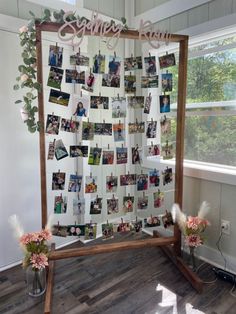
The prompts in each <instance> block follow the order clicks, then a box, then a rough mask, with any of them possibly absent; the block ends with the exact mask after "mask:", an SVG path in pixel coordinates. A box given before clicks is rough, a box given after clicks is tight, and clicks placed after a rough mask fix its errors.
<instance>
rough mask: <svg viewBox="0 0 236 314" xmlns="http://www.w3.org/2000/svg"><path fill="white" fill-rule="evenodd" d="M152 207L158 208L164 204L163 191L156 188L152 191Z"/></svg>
mask: <svg viewBox="0 0 236 314" xmlns="http://www.w3.org/2000/svg"><path fill="white" fill-rule="evenodd" d="M153 200H154V208H160V207H162V206H163V205H164V193H163V192H161V191H160V190H158V191H157V192H155V193H153Z"/></svg>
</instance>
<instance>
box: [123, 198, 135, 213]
mask: <svg viewBox="0 0 236 314" xmlns="http://www.w3.org/2000/svg"><path fill="white" fill-rule="evenodd" d="M123 211H124V212H125V213H131V212H133V211H134V196H124V197H123Z"/></svg>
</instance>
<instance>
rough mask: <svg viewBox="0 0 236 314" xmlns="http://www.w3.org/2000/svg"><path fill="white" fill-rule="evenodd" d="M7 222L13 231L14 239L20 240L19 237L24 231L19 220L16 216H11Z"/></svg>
mask: <svg viewBox="0 0 236 314" xmlns="http://www.w3.org/2000/svg"><path fill="white" fill-rule="evenodd" d="M8 222H9V224H10V225H11V227H12V229H13V230H14V235H15V237H16V238H17V239H20V237H21V236H22V235H23V234H24V229H23V227H22V225H21V223H20V220H19V218H18V217H17V216H16V215H12V216H10V217H9V218H8Z"/></svg>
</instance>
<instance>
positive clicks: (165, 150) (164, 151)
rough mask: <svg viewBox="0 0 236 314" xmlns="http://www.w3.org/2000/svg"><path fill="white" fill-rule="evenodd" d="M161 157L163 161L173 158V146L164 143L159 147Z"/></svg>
mask: <svg viewBox="0 0 236 314" xmlns="http://www.w3.org/2000/svg"><path fill="white" fill-rule="evenodd" d="M161 156H162V157H163V159H164V160H165V159H172V158H174V156H175V151H174V145H173V144H171V143H169V142H168V141H166V143H165V145H162V147H161Z"/></svg>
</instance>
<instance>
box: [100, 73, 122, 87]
mask: <svg viewBox="0 0 236 314" xmlns="http://www.w3.org/2000/svg"><path fill="white" fill-rule="evenodd" d="M102 86H103V87H115V88H120V75H115V74H103V75H102Z"/></svg>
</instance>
